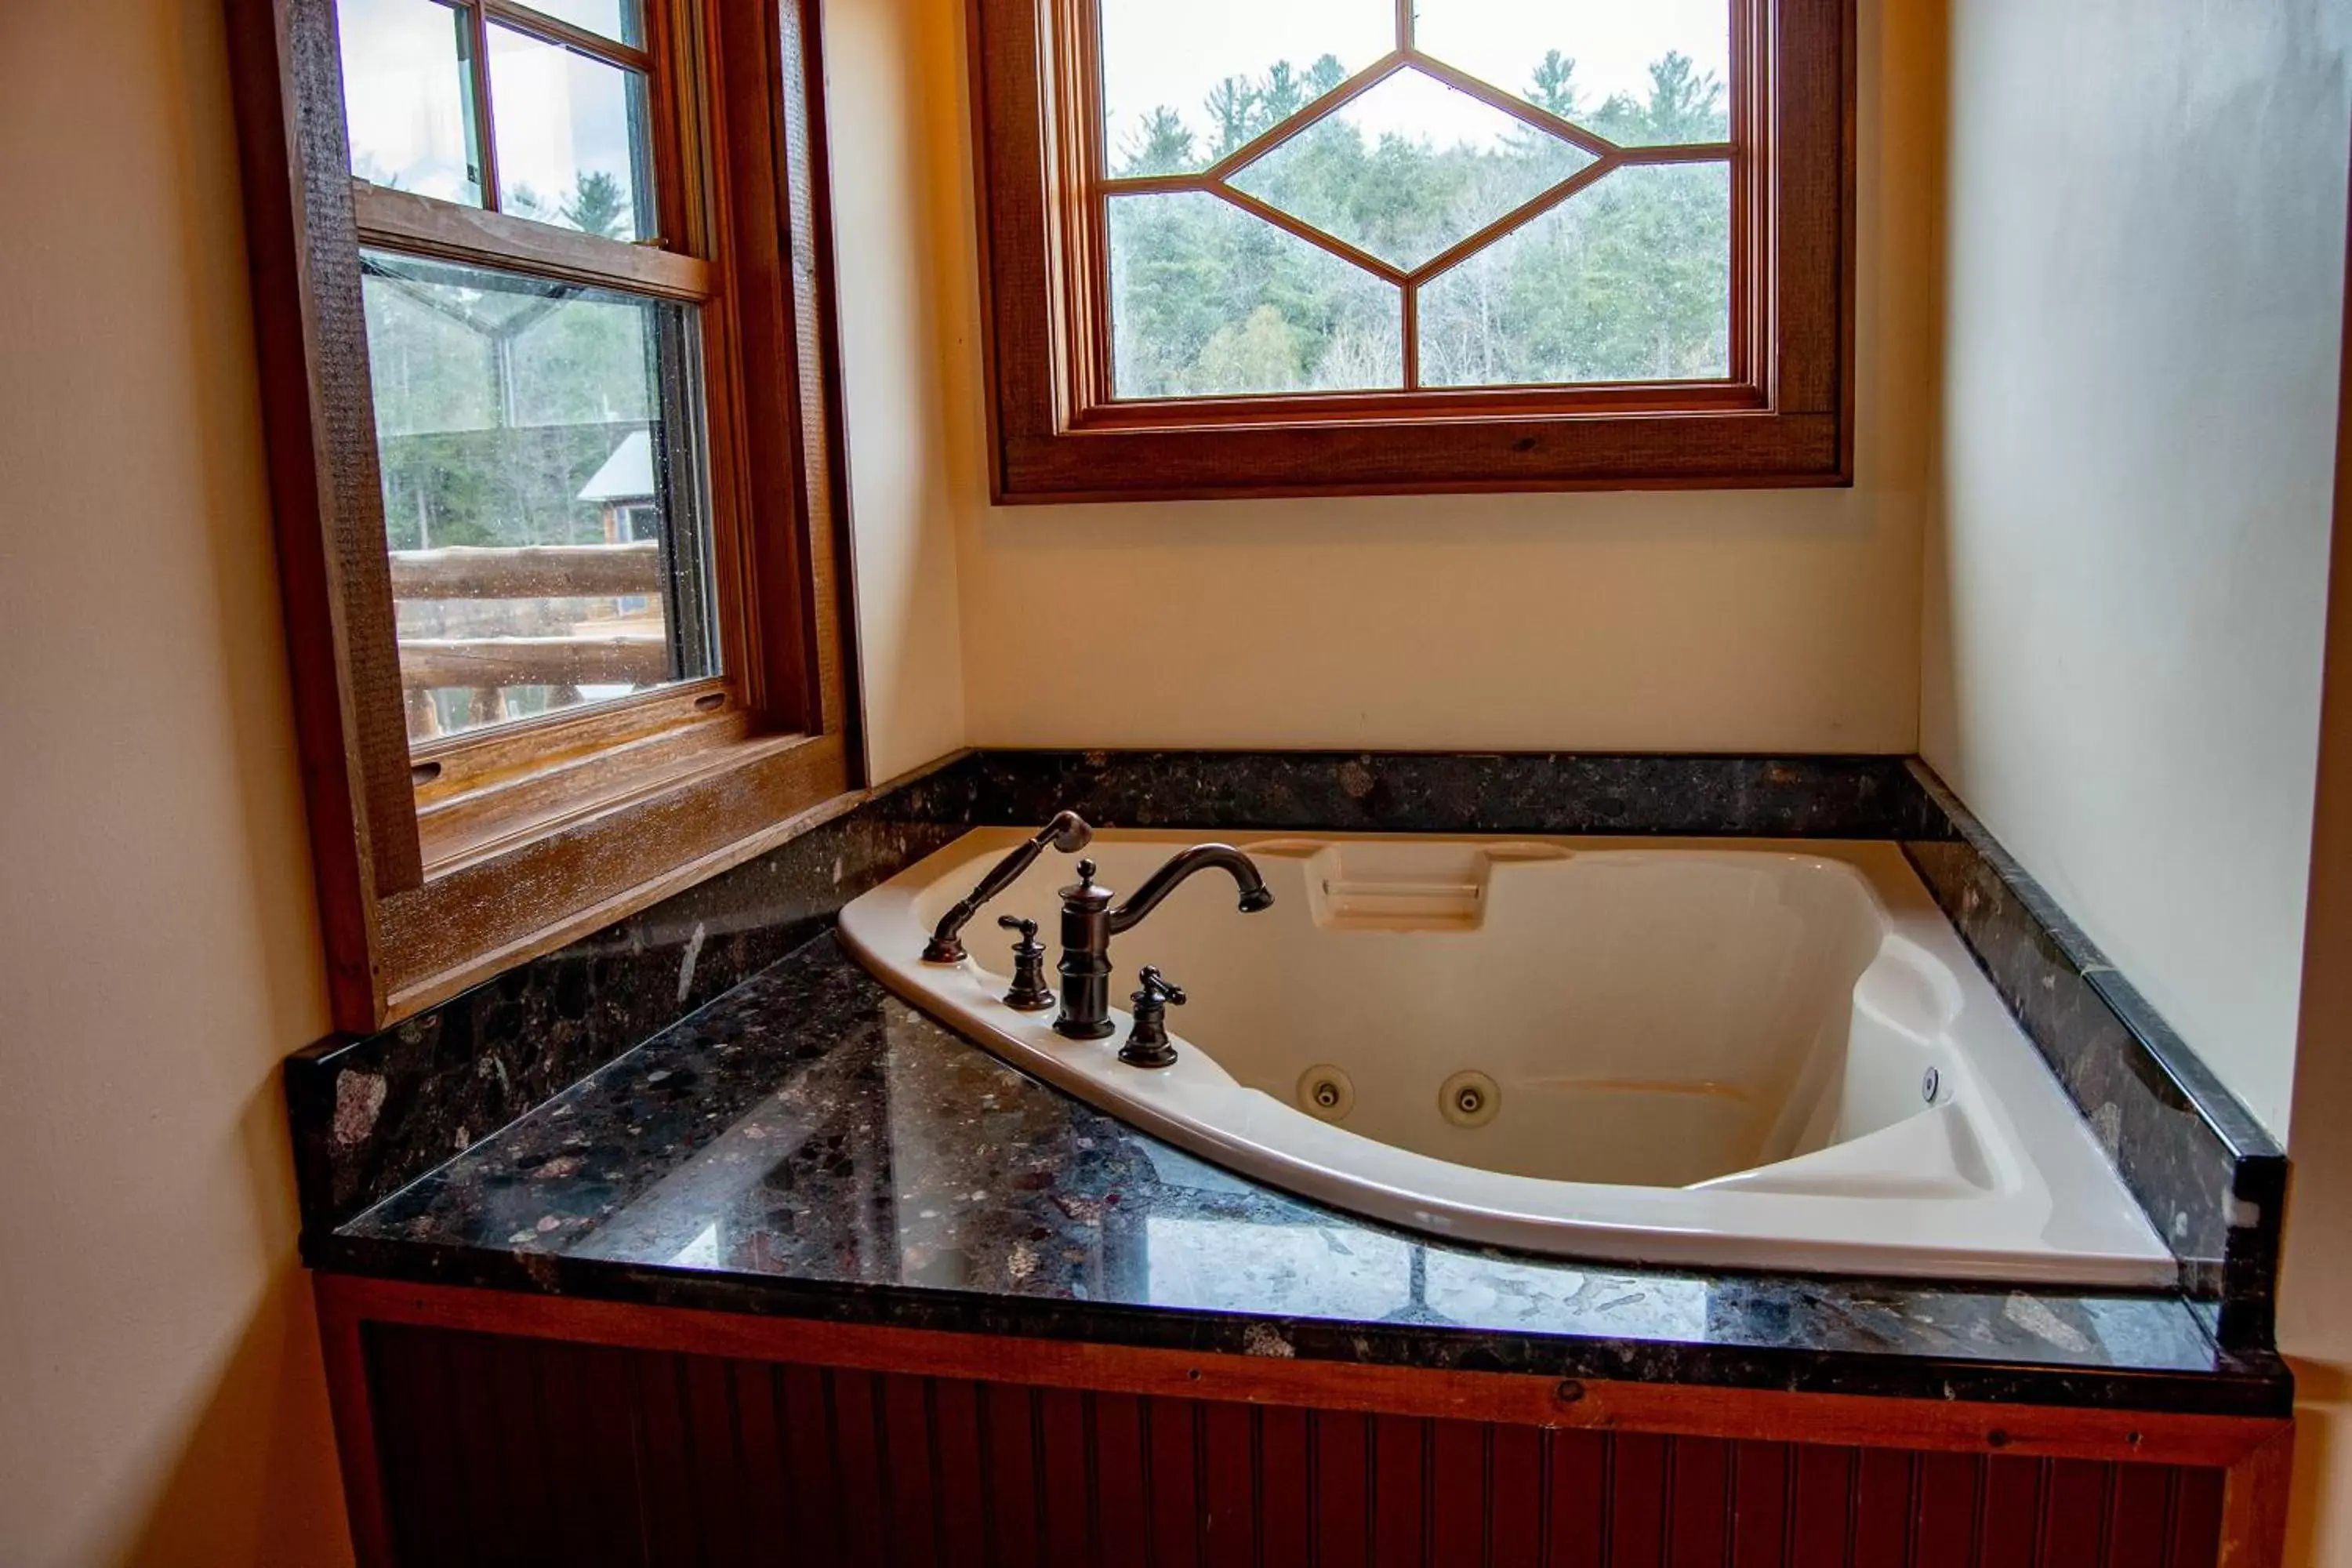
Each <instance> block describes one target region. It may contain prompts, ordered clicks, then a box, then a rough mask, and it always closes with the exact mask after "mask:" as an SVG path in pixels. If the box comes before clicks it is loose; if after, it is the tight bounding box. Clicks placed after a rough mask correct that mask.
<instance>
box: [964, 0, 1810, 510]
mask: <svg viewBox="0 0 2352 1568" xmlns="http://www.w3.org/2000/svg"><path fill="white" fill-rule="evenodd" d="M1090 5H1091V0H971V10H970V29H971V70H972V97H973V105H972V113H973V125H974V142H975V164H976V173H977V175H978V181H979V210H980V217H981V237H980V240H981V252H982V257H981V260H982V321H983V329H984V335H985V352H986V357H987V374H988V384H989V421H990V422H989V447H990V458H991V461H990V477H991V485H992V492H993V495H994V498H995V500H997V501H998V502H1000V503H1029V502H1055V501H1102V500H1180V499H1194V498H1206V497H1220V496H1296V495H1358V494H1392V493H1400V492H1404V493H1410V492H1423V491H1474V490H1528V489H1696V488H1764V487H1779V486H1799V485H1819V486H1826V485H1844V484H1850V483H1851V482H1852V479H1853V244H1854V242H1853V226H1854V195H1853V193H1854V113H1855V107H1854V105H1855V83H1854V57H1855V48H1854V6H1853V0H1735V3H1734V6H1733V14H1734V35H1735V37H1734V47H1735V50H1738V51H1743V53H1742V54H1741V55H1740V57H1739V58H1743V59H1744V60H1745V61H1746V62H1747V65H1748V82H1749V84H1750V88H1751V90H1749V91H1748V92H1747V93H1746V94H1745V95H1744V100H1743V101H1741V102H1739V103H1738V104H1736V105H1735V108H1736V111H1737V112H1738V114H1739V115H1740V116H1741V121H1740V129H1739V134H1738V136H1736V137H1735V142H1737V143H1738V144H1739V146H1740V147H1741V148H1742V149H1744V154H1743V155H1742V156H1739V157H1736V158H1735V159H1734V161H1733V168H1734V181H1733V189H1734V196H1733V200H1734V204H1735V224H1734V231H1735V234H1736V235H1739V236H1744V245H1743V246H1742V247H1741V248H1742V250H1743V252H1744V253H1743V254H1739V255H1736V256H1735V258H1734V268H1733V277H1734V310H1733V339H1734V357H1735V362H1736V366H1737V369H1736V374H1735V376H1734V378H1733V379H1732V380H1731V381H1728V382H1723V383H1715V382H1710V383H1705V384H1691V385H1686V386H1664V385H1646V386H1638V387H1622V388H1573V389H1561V388H1512V389H1503V390H1492V391H1484V390H1482V391H1477V392H1443V393H1434V392H1419V391H1415V392H1404V393H1385V394H1344V395H1308V396H1299V397H1291V398H1247V399H1241V398H1234V399H1201V400H1192V401H1164V402H1151V403H1124V404H1112V403H1110V402H1109V401H1108V398H1107V397H1106V396H1105V395H1103V389H1102V388H1101V387H1100V386H1099V384H1098V383H1099V379H1100V378H1099V375H1098V374H1097V371H1096V369H1095V368H1094V367H1097V366H1099V365H1102V364H1104V363H1108V361H1107V358H1106V355H1105V351H1104V345H1105V343H1106V342H1107V338H1108V305H1107V302H1106V301H1104V300H1102V299H1100V298H1099V297H1098V296H1099V294H1100V292H1101V291H1100V289H1098V288H1097V286H1096V282H1095V280H1096V279H1097V278H1098V277H1099V276H1100V275H1101V273H1100V269H1099V268H1098V267H1097V266H1096V265H1095V262H1094V260H1093V258H1094V257H1095V256H1096V255H1097V254H1098V253H1099V247H1100V246H1101V245H1102V244H1103V243H1104V242H1103V238H1102V234H1101V231H1102V228H1103V224H1102V219H1101V215H1100V210H1099V209H1100V207H1101V201H1100V199H1099V190H1098V183H1099V182H1098V179H1097V170H1096V169H1095V168H1094V166H1093V165H1094V163H1095V162H1096V161H1097V159H1098V157H1099V147H1100V138H1099V136H1097V135H1095V134H1093V133H1092V128H1093V127H1094V126H1096V125H1098V124H1099V123H1100V115H1099V113H1098V112H1097V109H1096V107H1095V105H1094V102H1093V93H1094V84H1095V79H1096V75H1095V69H1094V66H1093V46H1094V39H1093V28H1092V26H1090V25H1088V23H1087V17H1088V16H1090V15H1091V14H1092V13H1091V12H1090V10H1089V6H1090ZM1404 9H1406V7H1405V6H1404V5H1402V4H1401V5H1400V10H1401V11H1402V10H1404ZM1399 63H1401V57H1396V56H1391V57H1388V58H1384V59H1383V60H1382V61H1379V62H1375V64H1374V65H1373V66H1371V67H1368V68H1367V69H1366V71H1365V72H1364V73H1360V78H1359V79H1360V80H1361V79H1364V78H1368V77H1370V76H1372V75H1373V74H1375V73H1378V72H1380V71H1381V70H1383V69H1393V68H1396V66H1397V65H1398V64H1399ZM1066 83H1076V84H1077V89H1076V93H1075V94H1072V95H1070V96H1071V97H1073V98H1074V99H1075V100H1076V102H1075V104H1069V103H1065V102H1063V101H1061V100H1062V99H1063V97H1064V96H1065V95H1064V93H1063V91H1062V89H1063V87H1064V85H1065V84H1066ZM1341 90H1342V91H1345V90H1347V89H1341ZM1513 112H1519V113H1520V118H1523V119H1529V118H1538V119H1548V118H1549V117H1547V116H1543V114H1542V111H1541V110H1534V109H1528V110H1525V111H1524V112H1520V111H1519V110H1514V111H1513ZM1554 128H1555V129H1558V127H1554ZM1284 133H1285V132H1283V131H1281V130H1280V129H1277V130H1276V131H1275V132H1268V133H1267V135H1266V136H1265V137H1264V138H1261V143H1259V144H1254V145H1253V147H1252V148H1251V149H1248V150H1245V152H1246V153H1247V155H1250V156H1254V155H1255V153H1256V152H1258V151H1260V150H1262V145H1270V144H1271V143H1272V142H1275V141H1276V140H1279V139H1280V137H1281V136H1282V135H1283V134H1284ZM1674 155H1675V154H1670V153H1661V152H1656V151H1652V150H1640V151H1633V150H1627V151H1626V153H1624V158H1625V161H1626V162H1656V161H1659V160H1660V159H1661V158H1665V157H1670V156H1674ZM1683 155H1686V154H1683ZM1243 157H1244V153H1236V154H1234V158H1233V159H1229V160H1227V162H1229V163H1230V162H1234V161H1235V160H1238V159H1241V158H1243ZM1190 178H1191V177H1185V178H1181V179H1178V180H1176V181H1174V182H1173V184H1180V185H1181V184H1187V183H1189V180H1190ZM1144 183H1149V182H1144ZM1120 184H1121V185H1122V187H1125V186H1128V185H1132V184H1137V182H1134V181H1121V182H1120ZM1285 226H1289V225H1287V223H1286V225H1285ZM1318 243H1321V242H1318ZM1324 247H1325V248H1327V249H1328V248H1331V247H1330V246H1329V245H1328V244H1325V246H1324ZM1457 248H1458V247H1457ZM1386 270H1389V271H1393V270H1394V269H1393V268H1388V269H1386Z"/></svg>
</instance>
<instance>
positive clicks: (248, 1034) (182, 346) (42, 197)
mask: <svg viewBox="0 0 2352 1568" xmlns="http://www.w3.org/2000/svg"><path fill="white" fill-rule="evenodd" d="M219 16H220V7H219V5H216V4H203V3H190V4H180V3H177V0H10V3H9V4H8V5H5V6H0V147H5V149H6V155H5V159H0V214H5V220H0V344H5V349H0V366H5V374H0V498H5V500H0V509H5V511H4V512H0V754H4V755H5V767H0V866H5V868H6V869H5V874H0V879H5V888H6V891H5V896H0V1194H5V1197H0V1562H5V1563H8V1564H9V1565H10V1568H47V1565H50V1564H76V1565H81V1564H100V1563H154V1564H171V1565H173V1568H179V1565H183V1564H211V1563H218V1564H224V1565H226V1564H240V1565H248V1564H265V1563H266V1564H287V1565H289V1568H292V1565H297V1564H299V1565H301V1568H313V1565H317V1564H332V1563H337V1562H339V1561H342V1560H344V1559H346V1558H347V1556H348V1551H347V1548H346V1547H345V1546H344V1544H343V1532H342V1525H341V1496H340V1493H339V1492H338V1490H337V1487H336V1483H335V1479H334V1472H333V1458H332V1448H331V1439H330V1436H329V1432H328V1428H327V1418H326V1405H325V1399H324V1395H323V1393H322V1391H321V1387H320V1373H319V1352H318V1345H317V1341H316V1335H315V1331H314V1330H313V1328H312V1325H311V1320H310V1308H309V1305H308V1300H309V1298H308V1296H307V1294H306V1293H305V1289H304V1285H303V1282H302V1279H301V1276H300V1274H299V1270H298V1269H297V1268H296V1265H295V1258H294V1233H295V1219H294V1213H293V1195H292V1194H293V1186H292V1178H291V1175H290V1173H289V1169H288V1156H287V1142H286V1131H285V1117H284V1113H283V1111H282V1110H280V1108H279V1100H278V1079H277V1073H278V1059H279V1058H281V1057H283V1056H284V1055H285V1054H286V1053H287V1052H288V1051H289V1050H292V1049H294V1048H296V1047H299V1046H301V1045H303V1044H305V1043H307V1042H308V1041H310V1040H311V1039H313V1038H315V1037H318V1036H319V1035H320V1033H322V1032H323V1031H324V1028H325V1026H326V1019H327V1014H326V1006H325V1003H324V999H323V997H322V996H321V994H320V985H319V982H318V978H317V976H318V973H319V963H318V958H317V946H316V937H315V935H314V933H313V931H312V915H311V897H310V870H309V866H308V863H307V860H306V858H305V847H304V846H305V838H304V833H303V826H302V816H301V810H302V808H301V801H300V798H299V795H298V794H297V789H296V782H295V773H294V762H293V757H292V744H291V730H290V716H289V711H288V699H287V692H286V678H285V667H284V661H283V653H282V650H281V648H280V646H279V638H278V605H277V596H276V588H275V586H274V583H273V579H272V575H271V562H270V554H269V543H268V537H269V536H268V510H267V507H266V504H265V499H264V495H263V491H262V479H261V445H260V433H259V429H258V424H257V420H258V416H257V409H256V405H255V391H254V383H253V367H252V349H251V342H252V339H251V333H250V328H249V327H248V325H247V305H246V289H245V279H244V271H243V258H242V252H241V248H240V246H241V241H240V237H239V235H240V228H239V216H238V212H237V205H236V204H237V187H236V164H235V157H234V149H233V146H232V142H231V136H230V128H229V110H228V101H227V73H226V65H225V63H224V60H223V56H222V42H221V37H220V32H221V26H220V21H219Z"/></svg>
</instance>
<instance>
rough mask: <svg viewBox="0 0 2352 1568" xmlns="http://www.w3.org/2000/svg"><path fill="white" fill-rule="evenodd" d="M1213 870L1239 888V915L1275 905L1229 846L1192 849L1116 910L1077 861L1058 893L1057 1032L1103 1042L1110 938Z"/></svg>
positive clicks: (1087, 866)
mask: <svg viewBox="0 0 2352 1568" xmlns="http://www.w3.org/2000/svg"><path fill="white" fill-rule="evenodd" d="M1212 867H1214V868H1217V869H1219V870H1222V871H1225V872H1228V873H1230V874H1231V875H1232V877H1233V879H1234V883H1235V885H1237V886H1238V887H1239V888H1240V889H1241V894H1242V901H1241V910H1242V913H1244V914H1245V915H1254V914H1255V913H1257V912H1258V911H1259V910H1264V909H1269V908H1271V907H1273V904H1274V895H1273V894H1272V893H1270V892H1268V891H1267V890H1266V886H1265V878H1263V877H1261V876H1259V875H1258V871H1257V867H1256V865H1255V863H1253V862H1252V861H1251V859H1250V858H1249V857H1248V856H1246V855H1244V854H1243V853H1242V852H1241V851H1240V850H1238V849H1236V848H1234V847H1233V846H1232V845H1230V844H1196V845H1194V846H1193V847H1192V848H1190V849H1187V850H1185V851H1184V852H1183V853H1182V854H1181V855H1178V856H1177V857H1175V858H1173V859H1171V860H1170V861H1169V862H1168V863H1167V864H1166V865H1165V866H1162V867H1160V869H1159V870H1157V871H1154V872H1153V873H1152V874H1151V875H1150V877H1149V878H1148V879H1145V881H1144V884H1143V886H1141V887H1140V888H1138V889H1136V890H1135V897H1133V898H1131V899H1129V900H1128V901H1127V902H1126V903H1124V904H1122V905H1121V906H1119V907H1118V909H1112V908H1111V907H1110V902H1111V900H1113V899H1115V898H1117V897H1118V894H1116V893H1114V892H1112V891H1111V890H1110V889H1108V888H1097V887H1096V886H1095V863H1094V862H1093V861H1091V860H1081V861H1079V862H1078V879H1077V881H1076V882H1075V883H1074V884H1072V885H1071V886H1069V887H1066V888H1065V889H1062V961H1061V963H1058V964H1056V965H1055V969H1056V970H1057V971H1058V972H1059V973H1060V974H1061V976H1062V1011H1061V1013H1060V1015H1059V1016H1056V1017H1055V1020H1054V1028H1055V1031H1056V1032H1058V1033H1060V1034H1062V1035H1065V1036H1067V1037H1069V1038H1071V1039H1073V1040H1100V1039H1105V1038H1108V1037H1109V1036H1110V1035H1111V1034H1112V1032H1113V1031H1114V1029H1115V1028H1116V1026H1115V1025H1113V1024H1112V1023H1111V1021H1110V939H1111V938H1113V937H1115V936H1117V935H1118V934H1119V933H1120V932H1121V931H1131V930H1133V929H1134V928H1135V927H1136V926H1137V925H1139V924H1140V923H1141V922H1142V920H1143V917H1144V916H1146V915H1148V914H1150V912H1151V911H1152V910H1155V909H1157V908H1159V907H1160V900H1162V899H1165V898H1166V897H1167V896H1168V895H1169V894H1171V893H1172V892H1174V891H1175V890H1176V889H1177V887H1178V885H1179V884H1180V883H1181V882H1182V881H1183V880H1184V879H1186V878H1188V877H1190V876H1192V873H1193V872H1195V871H1205V870H1208V869H1209V868H1212Z"/></svg>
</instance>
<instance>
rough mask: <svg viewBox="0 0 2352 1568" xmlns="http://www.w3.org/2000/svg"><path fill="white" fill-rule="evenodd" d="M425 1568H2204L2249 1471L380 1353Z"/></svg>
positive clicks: (371, 1326)
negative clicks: (1293, 1567)
mask: <svg viewBox="0 0 2352 1568" xmlns="http://www.w3.org/2000/svg"><path fill="white" fill-rule="evenodd" d="M362 1342H363V1344H364V1347H365V1356H366V1362H367V1373H368V1383H369V1385H370V1393H371V1394H372V1396H373V1412H374V1426H375V1432H376V1439H377V1450H378V1455H379V1458H380V1463H381V1467H382V1481H383V1494H384V1502H385V1505H386V1506H385V1513H386V1515H387V1516H388V1520H389V1523H390V1533H391V1535H392V1538H393V1544H394V1552H395V1555H396V1560H397V1561H398V1562H400V1563H404V1564H415V1565H420V1568H421V1565H425V1564H430V1565H433V1568H461V1565H464V1564H471V1563H485V1564H489V1563H496V1564H500V1565H505V1568H514V1565H520V1564H534V1563H549V1564H563V1565H566V1568H602V1565H604V1564H634V1565H645V1568H667V1565H670V1564H702V1565H708V1568H734V1565H736V1564H751V1563H758V1564H811V1565H819V1564H821V1565H824V1568H833V1565H835V1564H842V1565H859V1568H863V1565H866V1564H874V1565H877V1568H882V1565H888V1568H913V1565H917V1564H932V1563H939V1564H970V1565H971V1568H1018V1565H1027V1564H1032V1563H1037V1564H1051V1565H1061V1564H1068V1565H1077V1564H1127V1563H1135V1564H1150V1565H1151V1568H1226V1565H1235V1568H1239V1565H1248V1568H1281V1565H1285V1564H1291V1563H1299V1564H1315V1565H1318V1568H1341V1565H1345V1568H1355V1565H1358V1564H1362V1565H1365V1568H1374V1565H1378V1568H1391V1565H1397V1568H1423V1565H1427V1568H1440V1565H1444V1568H1452V1565H1454V1564H1461V1565H1464V1568H1517V1565H1521V1564H1525V1565H1528V1568H1535V1565H1538V1564H1549V1565H1552V1568H1635V1565H1638V1568H1699V1565H1706V1568H1831V1565H1835V1568H1881V1565H1885V1568H1964V1565H1983V1568H2011V1565H2016V1568H2204V1565H2207V1564H2211V1563H2215V1562H2216V1560H2217V1556H2218V1551H2219V1542H2220V1537H2221V1510H2222V1479H2223V1472H2222V1471H2221V1470H2220V1469H2215V1468H2189V1467H2180V1466H2169V1465H2157V1464H2139V1463H2116V1462H2108V1461H2095V1460H2082V1459H2045V1458H2021V1457H2010V1456H2005V1455H1982V1454H1967V1453H1950V1452H1910V1451H1906V1450H1903V1449H1896V1448H1858V1447H1837V1446H1831V1445H1825V1444H1808V1443H1780V1442H1754V1441H1738V1440H1732V1439H1727V1438H1721V1437H1696V1436H1667V1435H1663V1434H1654V1433H1630V1432H1605V1431H1591V1430H1574V1429H1568V1428H1544V1427H1537V1426H1517V1425H1507V1424H1502V1423H1495V1422H1485V1421H1471V1420H1449V1419H1443V1418H1426V1417H1419V1416H1403V1415H1380V1414H1372V1413H1366V1412H1360V1411H1344V1410H1331V1409H1312V1408H1305V1407H1301V1406H1297V1405H1244V1404H1237V1403H1230V1402H1222V1401H1214V1400H1207V1399H1192V1398H1184V1397H1175V1396H1166V1395H1157V1394H1127V1393H1109V1392H1095V1391H1086V1390H1077V1389H1069V1388H1053V1387H1043V1386H1031V1385H1025V1384H1012V1383H995V1382H984V1381H979V1380H974V1379H968V1378H961V1377H946V1376H923V1375H917V1374H912V1373H894V1372H886V1371H870V1370H860V1369H851V1368H840V1367H822V1366H809V1365H799V1364H786V1363H775V1362H768V1361H761V1360H751V1359H744V1358H740V1357H731V1356H721V1355H710V1354H697V1353H682V1352H669V1351H656V1350H643V1349H624V1348H615V1347H609V1346H599V1345H585V1344H572V1343H565V1342H559V1341H553V1340H546V1339H524V1338H509V1337H506V1336H501V1335H491V1334H481V1333H472V1332H460V1331H449V1330H444V1329H436V1328H428V1327H421V1326H415V1325H407V1324H398V1323H383V1322H372V1323H368V1324H366V1325H365V1326H364V1328H363V1330H362Z"/></svg>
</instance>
